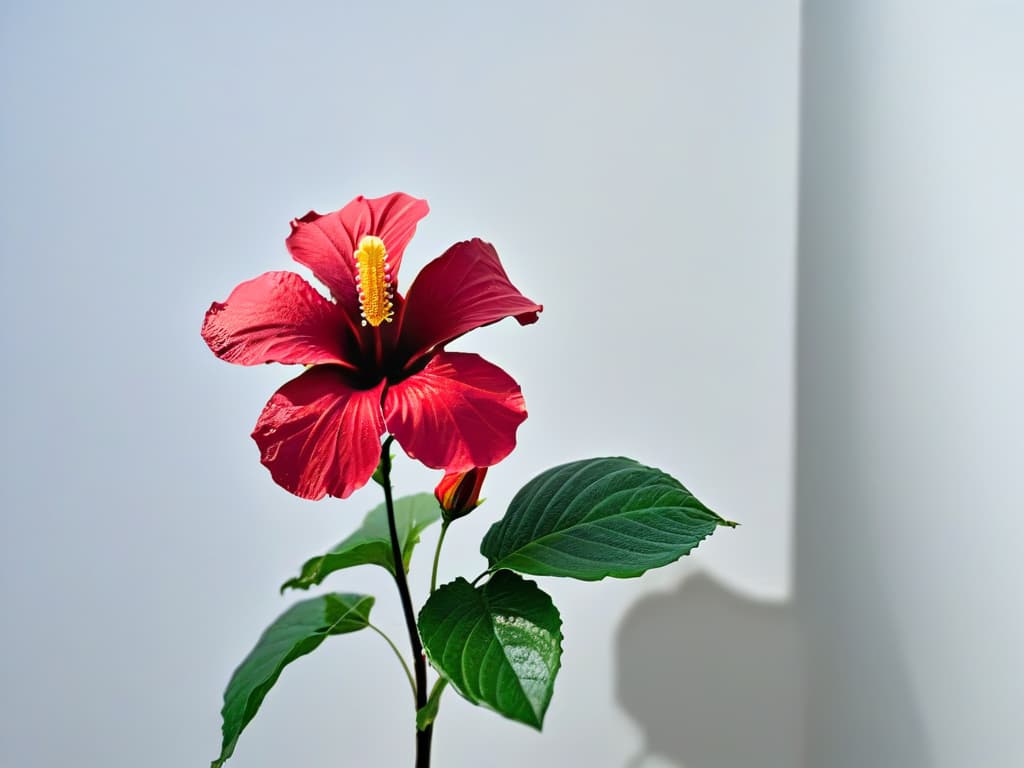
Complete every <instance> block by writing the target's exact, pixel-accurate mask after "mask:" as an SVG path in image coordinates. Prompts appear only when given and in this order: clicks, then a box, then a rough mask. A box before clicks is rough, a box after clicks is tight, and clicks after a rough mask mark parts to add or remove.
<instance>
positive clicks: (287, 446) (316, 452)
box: [252, 366, 384, 499]
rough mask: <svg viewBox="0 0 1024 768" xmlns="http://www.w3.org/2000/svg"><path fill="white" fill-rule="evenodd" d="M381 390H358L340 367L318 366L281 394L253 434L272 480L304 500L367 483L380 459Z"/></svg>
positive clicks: (379, 387)
mask: <svg viewBox="0 0 1024 768" xmlns="http://www.w3.org/2000/svg"><path fill="white" fill-rule="evenodd" d="M383 389H384V382H383V381H382V382H381V383H380V384H378V385H377V386H376V387H374V388H373V389H354V388H353V387H352V386H351V384H349V382H348V380H347V379H346V377H345V374H344V371H343V370H342V369H340V368H337V367H335V366H316V367H314V368H311V369H309V370H308V371H306V372H305V373H304V374H302V375H301V376H299V377H298V378H296V379H292V380H291V381H289V382H288V383H287V384H285V385H284V386H283V387H281V388H280V389H279V390H277V392H275V393H274V396H273V397H271V398H270V401H269V402H268V403H267V405H266V407H265V408H264V409H263V413H261V414H260V418H259V421H257V422H256V428H255V429H254V430H253V433H252V438H253V440H255V441H256V444H257V445H258V446H259V447H260V461H262V462H263V465H264V466H265V467H266V468H267V469H269V470H270V474H271V475H272V476H273V478H274V482H276V483H277V484H278V485H280V486H281V487H282V488H284V489H285V490H287V491H290V492H291V493H294V494H295V495H296V496H301V497H302V498H304V499H322V498H323V497H324V496H325V495H327V494H330V495H331V496H337V497H338V498H342V499H343V498H345V497H346V496H348V495H350V494H351V493H352V492H353V491H356V490H358V489H359V488H362V487H363V486H364V485H366V482H367V481H368V480H369V479H370V477H371V476H372V475H373V471H374V470H375V469H376V468H377V464H378V462H379V461H380V436H381V435H382V434H383V433H384V418H383V416H382V414H381V408H380V398H381V392H382V391H383Z"/></svg>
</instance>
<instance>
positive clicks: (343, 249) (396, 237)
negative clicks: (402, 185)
mask: <svg viewBox="0 0 1024 768" xmlns="http://www.w3.org/2000/svg"><path fill="white" fill-rule="evenodd" d="M429 210H430V208H429V206H428V205H427V201H426V200H419V199H417V198H415V197H411V196H410V195H406V194H404V193H402V192H395V193H393V194H390V195H385V196H384V197H376V198H366V197H363V196H362V195H360V196H359V197H357V198H356V199H355V200H353V201H352V202H351V203H349V204H348V205H346V206H345V207H344V208H342V209H341V210H340V211H334V212H333V213H327V214H319V213H317V212H315V211H310V212H309V213H307V214H306V215H305V216H303V217H302V218H301V219H296V220H295V221H293V222H292V233H291V235H289V236H288V239H287V240H285V245H286V246H287V247H288V252H289V253H291V255H292V258H293V259H295V260H296V261H297V262H299V263H300V264H302V265H304V266H307V267H309V268H310V269H311V270H313V274H314V275H316V278H317V280H319V281H320V282H322V283H323V284H324V285H326V286H327V287H328V288H329V289H330V290H331V294H332V295H333V296H334V298H335V299H337V300H338V303H339V304H340V305H341V306H342V307H344V308H345V310H346V311H348V312H350V313H354V314H352V316H353V317H358V314H359V295H358V293H357V292H356V283H355V275H356V271H355V266H354V264H353V254H354V253H355V251H356V249H357V248H358V246H359V241H360V240H361V239H362V238H363V236H364V235H376V236H377V237H379V238H380V239H381V240H383V241H384V247H385V248H386V249H387V252H388V262H389V264H390V265H391V274H392V282H393V284H394V286H395V287H397V285H398V268H399V267H400V266H401V264H402V254H403V253H405V246H406V245H408V244H409V240H410V239H411V238H412V236H413V234H414V233H415V232H416V224H417V222H419V220H420V219H422V218H423V217H424V216H426V215H427V212H428V211H429Z"/></svg>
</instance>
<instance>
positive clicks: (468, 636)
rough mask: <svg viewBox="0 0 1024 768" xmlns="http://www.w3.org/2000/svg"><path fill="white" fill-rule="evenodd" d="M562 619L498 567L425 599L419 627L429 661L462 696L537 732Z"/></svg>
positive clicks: (533, 588) (529, 586) (528, 584)
mask: <svg viewBox="0 0 1024 768" xmlns="http://www.w3.org/2000/svg"><path fill="white" fill-rule="evenodd" d="M561 627H562V619H561V617H560V616H559V615H558V610H557V609H556V608H555V606H554V604H553V603H552V602H551V598H550V597H548V595H546V594H545V593H544V592H542V591H541V590H540V588H539V587H537V585H536V584H535V583H533V582H532V581H525V580H524V579H523V578H522V577H521V576H519V575H517V574H514V573H511V572H509V571H499V572H498V573H496V574H494V576H493V578H491V579H490V581H488V582H487V583H486V584H484V585H483V586H482V587H473V586H472V585H471V584H470V583H469V582H467V581H466V580H465V579H461V578H460V579H456V580H455V581H453V582H451V583H450V584H446V585H444V586H443V587H441V588H440V589H438V590H437V591H436V592H434V594H433V595H431V596H430V599H429V600H427V603H426V605H424V606H423V610H422V611H421V612H420V617H419V629H420V636H421V637H422V638H423V647H424V650H425V651H426V653H427V658H429V659H430V663H431V664H433V665H434V667H435V668H436V669H437V670H438V671H439V672H440V673H441V674H442V675H443V676H444V677H445V678H446V679H447V680H448V681H449V682H450V683H451V684H452V687H454V688H455V690H457V691H458V692H459V693H460V694H461V695H462V696H463V697H464V698H466V699H467V700H469V701H471V702H473V703H474V704H482V705H484V706H487V707H490V708H491V709H493V710H494V711H496V712H498V713H499V714H502V715H504V716H505V717H508V718H511V719H513V720H518V721H519V722H522V723H526V724H527V725H530V726H532V727H534V728H537V729H538V730H540V728H541V726H542V724H543V722H544V713H545V712H546V711H547V708H548V704H549V703H550V702H551V694H552V693H553V691H554V684H555V675H556V674H557V673H558V668H559V666H560V665H561V657H562V632H561Z"/></svg>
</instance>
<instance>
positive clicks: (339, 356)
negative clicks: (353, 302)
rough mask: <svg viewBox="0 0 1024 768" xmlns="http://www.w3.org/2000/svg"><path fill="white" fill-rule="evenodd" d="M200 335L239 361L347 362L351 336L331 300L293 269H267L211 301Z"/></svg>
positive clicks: (227, 357)
mask: <svg viewBox="0 0 1024 768" xmlns="http://www.w3.org/2000/svg"><path fill="white" fill-rule="evenodd" d="M202 334H203V339H204V340H205V341H206V343H207V344H208V345H209V346H210V349H212V350H213V353H214V354H215V355H217V357H219V358H220V359H222V360H226V361H228V362H229V363H237V364H239V365H258V364H260V363H285V364H296V363H297V364H301V365H313V364H316V363H337V364H339V365H346V366H349V367H352V365H351V364H350V363H349V362H348V361H349V360H351V359H352V353H353V350H354V349H355V346H354V345H355V339H354V337H353V336H352V334H351V332H350V330H349V325H348V320H347V319H346V317H345V315H344V313H343V312H342V311H341V310H340V309H339V308H338V307H337V306H336V305H334V304H332V303H331V302H329V301H328V300H327V299H325V298H324V297H323V296H321V295H320V294H319V293H318V292H317V291H316V289H315V288H313V286H311V285H310V284H309V283H307V282H306V281H305V280H303V279H302V278H301V277H299V275H296V274H295V273H294V272H267V273H266V274H263V275H260V276H259V277H257V278H254V279H252V280H249V281H247V282H244V283H242V284H241V285H239V286H238V287H237V288H235V290H233V291H232V292H231V295H230V296H228V298H227V301H225V302H223V303H220V302H214V303H213V304H212V305H211V306H210V309H209V311H208V312H207V313H206V319H205V320H204V321H203V330H202Z"/></svg>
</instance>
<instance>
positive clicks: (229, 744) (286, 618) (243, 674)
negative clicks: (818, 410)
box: [211, 593, 374, 768]
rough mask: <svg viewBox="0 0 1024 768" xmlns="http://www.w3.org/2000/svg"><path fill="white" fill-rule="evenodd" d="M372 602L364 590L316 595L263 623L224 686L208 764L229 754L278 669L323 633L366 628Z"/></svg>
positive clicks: (216, 764)
mask: <svg viewBox="0 0 1024 768" xmlns="http://www.w3.org/2000/svg"><path fill="white" fill-rule="evenodd" d="M373 602H374V598H372V597H370V596H369V595H352V594H341V593H332V594H327V595H321V596H320V597H313V598H310V599H309V600H303V601H302V602H299V603H296V604H295V605H293V606H292V607H291V608H289V609H288V610H287V611H285V612H284V613H282V614H281V615H280V616H278V618H277V619H276V620H275V621H274V623H273V624H271V625H270V626H269V627H267V630H266V631H265V632H264V633H263V635H262V636H261V637H260V639H259V641H258V642H257V643H256V647H255V648H253V649H252V651H251V652H250V653H249V655H248V656H246V657H245V660H244V661H243V662H242V663H241V664H239V665H238V669H236V670H235V674H233V675H232V676H231V681H230V682H229V683H228V687H227V689H225V691H224V707H223V708H222V709H221V716H222V717H223V719H224V722H223V725H222V731H223V734H224V740H223V743H222V746H221V750H220V757H218V758H217V759H216V760H214V761H213V763H212V764H211V768H220V766H221V765H223V764H224V761H225V760H227V759H228V758H229V757H231V754H232V753H233V752H234V751H235V745H236V744H237V743H238V737H239V736H240V735H241V733H242V729H244V728H245V726H246V725H248V724H249V721H250V720H252V719H253V717H255V716H256V712H257V711H258V710H259V708H260V704H262V703H263V699H264V697H265V696H266V695H267V692H268V691H269V690H270V689H271V688H272V687H273V685H274V683H276V682H277V678H278V677H280V675H281V670H283V669H284V668H285V666H287V665H288V664H290V663H291V662H293V661H295V659H297V658H299V657H300V656H304V655H305V654H307V653H310V652H311V651H313V650H315V649H316V648H317V646H319V645H320V643H322V642H323V641H324V638H325V637H327V636H328V635H343V634H346V633H348V632H355V631H357V630H360V629H363V628H364V627H366V626H367V625H368V624H369V622H370V609H371V608H372V607H373Z"/></svg>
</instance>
